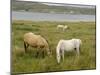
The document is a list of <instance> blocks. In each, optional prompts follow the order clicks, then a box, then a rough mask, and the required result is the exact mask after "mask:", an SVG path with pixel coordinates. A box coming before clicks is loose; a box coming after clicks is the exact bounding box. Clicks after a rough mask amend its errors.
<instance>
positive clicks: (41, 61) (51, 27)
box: [11, 21, 96, 73]
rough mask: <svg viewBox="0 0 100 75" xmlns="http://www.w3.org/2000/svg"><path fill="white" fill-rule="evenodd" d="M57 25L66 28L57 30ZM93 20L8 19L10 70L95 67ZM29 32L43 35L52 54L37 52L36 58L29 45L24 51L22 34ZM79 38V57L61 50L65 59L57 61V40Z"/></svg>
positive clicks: (48, 70) (19, 71)
mask: <svg viewBox="0 0 100 75" xmlns="http://www.w3.org/2000/svg"><path fill="white" fill-rule="evenodd" d="M58 24H65V25H68V26H69V27H70V28H69V29H68V30H67V31H65V32H62V31H61V30H57V29H56V27H57V25H58ZM95 28H96V25H95V22H34V21H33V22H32V21H12V32H11V35H12V50H11V52H12V60H11V61H12V67H11V68H12V73H31V72H33V73H34V72H51V71H65V70H66V71H69V70H85V69H95V68H96V55H95V54H96V36H95V33H96V32H95V31H96V30H95ZM26 32H33V33H35V34H40V35H42V36H44V37H45V38H46V39H47V40H48V42H49V46H50V49H51V51H52V57H48V56H45V57H44V58H42V57H41V55H40V56H39V57H38V58H36V57H35V54H36V49H35V48H32V47H29V48H28V50H29V51H28V53H27V54H25V53H24V45H23V35H24V33H26ZM72 38H79V39H81V40H82V47H81V51H80V56H79V58H77V57H76V56H75V52H65V60H64V61H61V63H60V64H57V61H56V53H55V51H56V46H57V43H58V41H59V40H60V39H72Z"/></svg>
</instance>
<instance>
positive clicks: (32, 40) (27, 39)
mask: <svg viewBox="0 0 100 75" xmlns="http://www.w3.org/2000/svg"><path fill="white" fill-rule="evenodd" d="M29 45H30V46H31V47H34V48H37V49H39V50H42V49H43V50H46V52H47V54H48V55H49V54H50V49H49V45H48V42H47V41H46V39H44V38H43V37H42V36H41V35H36V34H34V33H32V32H29V33H26V34H24V48H25V53H26V52H27V48H28V46H29ZM39 50H38V51H39ZM43 52H44V51H43Z"/></svg>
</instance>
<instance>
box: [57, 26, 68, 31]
mask: <svg viewBox="0 0 100 75" xmlns="http://www.w3.org/2000/svg"><path fill="white" fill-rule="evenodd" d="M67 28H68V26H67V25H57V29H62V30H63V31H65V30H66V29H67Z"/></svg>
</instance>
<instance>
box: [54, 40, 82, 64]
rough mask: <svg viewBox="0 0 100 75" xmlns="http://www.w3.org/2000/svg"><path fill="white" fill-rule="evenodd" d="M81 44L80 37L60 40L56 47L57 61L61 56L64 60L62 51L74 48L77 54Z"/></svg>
mask: <svg viewBox="0 0 100 75" xmlns="http://www.w3.org/2000/svg"><path fill="white" fill-rule="evenodd" d="M81 44H82V42H81V40H80V39H71V40H60V41H59V43H58V45H57V47H56V56H57V62H58V63H60V59H61V56H62V58H63V60H64V51H73V50H76V52H77V55H79V49H80V45H81Z"/></svg>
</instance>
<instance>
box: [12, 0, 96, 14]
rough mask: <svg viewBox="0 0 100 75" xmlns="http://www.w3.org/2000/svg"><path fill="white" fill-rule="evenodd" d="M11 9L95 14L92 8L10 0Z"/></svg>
mask: <svg viewBox="0 0 100 75" xmlns="http://www.w3.org/2000/svg"><path fill="white" fill-rule="evenodd" d="M12 10H14V11H31V12H44V13H64V14H67V13H68V14H91V15H94V14H95V7H94V8H86V7H73V6H70V5H69V6H68V5H67V6H54V5H47V4H45V3H41V2H25V1H16V0H12Z"/></svg>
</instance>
